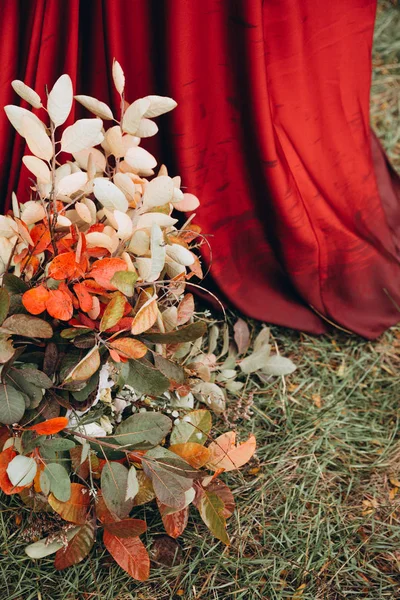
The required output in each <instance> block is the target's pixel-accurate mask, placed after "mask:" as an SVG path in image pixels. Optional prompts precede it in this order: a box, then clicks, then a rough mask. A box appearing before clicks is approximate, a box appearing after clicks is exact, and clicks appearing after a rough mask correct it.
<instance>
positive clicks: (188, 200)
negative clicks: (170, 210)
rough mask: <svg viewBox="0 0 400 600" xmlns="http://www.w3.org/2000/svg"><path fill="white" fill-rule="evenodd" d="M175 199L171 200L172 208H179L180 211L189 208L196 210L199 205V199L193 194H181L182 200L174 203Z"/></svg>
mask: <svg viewBox="0 0 400 600" xmlns="http://www.w3.org/2000/svg"><path fill="white" fill-rule="evenodd" d="M175 202H176V200H175V199H174V200H173V201H172V204H173V205H174V208H176V209H177V210H180V211H182V212H189V211H191V210H196V208H198V207H199V206H200V201H199V199H198V198H197V197H196V196H194V195H193V194H183V200H179V201H178V202H177V203H176V204H175Z"/></svg>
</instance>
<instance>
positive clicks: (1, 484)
mask: <svg viewBox="0 0 400 600" xmlns="http://www.w3.org/2000/svg"><path fill="white" fill-rule="evenodd" d="M15 456H17V453H16V452H15V450H14V449H13V448H11V447H10V448H6V449H5V450H3V452H0V489H1V490H2V491H3V492H4V493H5V494H7V496H11V494H18V493H19V492H20V491H21V490H23V489H24V487H25V486H23V485H22V486H21V485H19V486H18V487H15V486H13V484H12V483H11V481H10V479H9V477H8V475H7V467H8V465H9V463H10V462H11V461H12V459H13V458H14V457H15Z"/></svg>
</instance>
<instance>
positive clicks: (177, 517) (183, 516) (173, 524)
mask: <svg viewBox="0 0 400 600" xmlns="http://www.w3.org/2000/svg"><path fill="white" fill-rule="evenodd" d="M157 504H158V506H159V509H160V512H161V518H162V522H163V525H164V528H165V531H166V532H167V533H168V535H170V536H171V537H172V538H177V537H179V536H180V535H182V533H183V532H184V531H185V529H186V525H187V523H188V519H189V507H188V506H186V507H185V508H182V510H178V511H177V512H175V513H172V515H163V513H162V509H163V507H165V508H167V507H166V505H165V504H161V502H157Z"/></svg>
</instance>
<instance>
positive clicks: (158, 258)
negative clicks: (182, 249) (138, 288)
mask: <svg viewBox="0 0 400 600" xmlns="http://www.w3.org/2000/svg"><path fill="white" fill-rule="evenodd" d="M150 251H151V271H150V274H149V276H148V277H147V281H156V279H158V276H159V275H160V273H161V271H162V270H163V268H164V264H165V242H164V237H163V232H162V230H161V227H160V226H159V225H157V224H156V223H153V225H152V227H151V238H150Z"/></svg>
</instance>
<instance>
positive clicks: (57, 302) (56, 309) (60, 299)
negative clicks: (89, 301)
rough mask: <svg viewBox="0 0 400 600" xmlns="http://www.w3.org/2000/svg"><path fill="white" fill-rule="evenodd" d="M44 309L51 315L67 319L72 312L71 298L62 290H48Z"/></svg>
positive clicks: (61, 319)
mask: <svg viewBox="0 0 400 600" xmlns="http://www.w3.org/2000/svg"><path fill="white" fill-rule="evenodd" d="M46 310H47V312H48V313H49V315H50V316H51V317H54V318H55V319H60V321H68V320H69V319H70V318H71V317H72V314H73V312H74V307H73V305H72V300H71V298H70V297H69V295H68V294H67V293H66V292H64V291H62V290H50V292H49V297H48V299H47V302H46Z"/></svg>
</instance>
